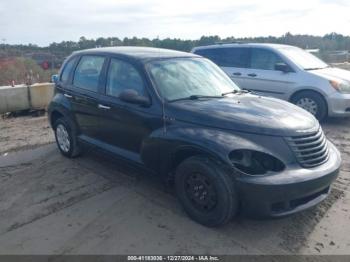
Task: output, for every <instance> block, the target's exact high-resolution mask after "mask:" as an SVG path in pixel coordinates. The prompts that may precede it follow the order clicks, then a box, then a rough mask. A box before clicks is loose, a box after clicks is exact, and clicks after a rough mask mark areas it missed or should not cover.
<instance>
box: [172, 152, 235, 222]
mask: <svg viewBox="0 0 350 262" xmlns="http://www.w3.org/2000/svg"><path fill="white" fill-rule="evenodd" d="M203 178H204V179H203ZM203 182H204V183H203ZM200 186H202V187H200ZM175 189H176V194H177V196H178V198H179V200H180V202H181V204H182V206H183V208H184V210H185V211H186V213H187V214H188V216H189V217H191V218H192V219H193V220H194V221H196V222H198V223H200V224H202V225H204V226H208V227H216V226H221V225H224V224H226V223H228V222H229V221H230V220H231V219H232V218H233V217H234V216H235V215H236V213H237V210H238V199H237V195H236V191H235V188H234V184H233V178H232V177H231V176H230V175H229V174H228V173H227V172H225V171H224V170H223V169H222V168H220V167H219V165H218V164H217V163H216V162H214V161H213V160H211V159H209V158H208V157H205V156H193V157H190V158H188V159H186V160H184V161H183V162H182V163H181V164H180V165H179V166H178V167H177V169H176V174H175ZM204 192H207V193H206V194H205V193H204ZM196 193H198V194H197V195H198V197H196V196H195V194H196ZM203 195H205V197H204V198H203V199H202V200H200V197H203ZM210 195H211V197H208V196H210ZM209 198H210V199H209Z"/></svg>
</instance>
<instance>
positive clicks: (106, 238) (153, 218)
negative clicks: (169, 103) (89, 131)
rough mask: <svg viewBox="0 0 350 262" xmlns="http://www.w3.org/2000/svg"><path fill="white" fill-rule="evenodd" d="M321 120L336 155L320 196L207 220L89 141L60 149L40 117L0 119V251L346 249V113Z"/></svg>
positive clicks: (349, 177)
mask: <svg viewBox="0 0 350 262" xmlns="http://www.w3.org/2000/svg"><path fill="white" fill-rule="evenodd" d="M323 128H324V130H325V132H326V134H327V136H328V138H329V139H330V140H331V141H332V142H334V143H335V144H336V145H337V146H338V148H339V149H340V150H341V153H342V158H343V165H342V168H341V173H340V176H339V178H338V179H337V180H336V182H335V183H334V186H333V189H332V192H331V194H330V196H329V197H328V198H327V199H326V201H324V202H323V203H322V204H321V205H319V206H317V207H315V208H313V209H311V210H308V211H305V212H302V213H300V214H297V215H294V216H291V217H287V218H283V219H274V220H253V219H248V218H245V217H241V216H239V217H238V218H237V219H235V220H234V221H232V222H231V223H230V224H228V225H226V226H224V227H221V228H206V227H203V226H201V225H199V224H196V223H195V222H193V221H191V220H190V219H189V218H188V217H187V216H186V214H185V213H184V212H183V210H182V209H181V206H180V205H179V203H178V202H177V200H176V198H175V197H174V196H173V194H172V193H169V191H168V190H166V188H164V186H163V185H162V184H161V183H160V182H158V180H156V179H155V178H152V177H150V176H147V174H143V173H140V172H139V171H137V170H134V169H132V168H131V167H128V166H126V165H125V164H123V163H121V162H119V161H116V160H115V159H111V158H108V157H105V156H103V155H102V154H100V153H98V152H95V151H90V152H88V153H86V154H85V155H84V156H82V157H80V158H76V159H73V160H70V159H66V158H64V157H62V156H61V155H60V154H59V152H58V150H57V149H56V146H55V144H53V143H51V142H53V140H54V138H53V134H52V131H51V129H50V128H49V125H48V123H47V119H46V117H34V118H33V117H19V118H11V119H4V120H0V155H1V156H0V254H204V253H205V254H292V253H293V254H294V253H297V254H350V234H349V232H350V190H349V186H350V132H349V130H350V119H333V120H328V121H327V122H326V123H325V124H324V125H323Z"/></svg>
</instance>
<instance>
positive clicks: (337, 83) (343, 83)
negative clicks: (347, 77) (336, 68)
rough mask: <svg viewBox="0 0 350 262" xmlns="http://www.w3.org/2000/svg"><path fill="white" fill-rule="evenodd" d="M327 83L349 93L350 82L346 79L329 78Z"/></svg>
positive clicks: (339, 90)
mask: <svg viewBox="0 0 350 262" xmlns="http://www.w3.org/2000/svg"><path fill="white" fill-rule="evenodd" d="M329 83H330V84H331V86H332V87H333V88H334V89H336V90H337V91H338V92H340V93H350V83H349V82H347V81H342V80H341V81H335V80H330V81H329Z"/></svg>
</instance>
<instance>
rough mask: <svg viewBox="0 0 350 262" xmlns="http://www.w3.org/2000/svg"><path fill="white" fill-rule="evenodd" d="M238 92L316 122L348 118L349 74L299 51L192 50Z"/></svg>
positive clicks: (256, 47) (250, 47)
mask: <svg viewBox="0 0 350 262" xmlns="http://www.w3.org/2000/svg"><path fill="white" fill-rule="evenodd" d="M192 52H193V53H195V54H198V55H201V56H204V57H206V58H208V59H210V60H212V61H213V62H214V63H216V64H218V65H219V66H220V67H221V68H222V69H223V70H224V71H225V72H226V73H227V74H228V75H229V76H230V77H231V79H232V80H233V81H234V82H235V83H237V84H238V85H239V86H240V87H241V88H244V89H248V90H251V91H253V92H255V93H258V94H261V95H265V96H273V97H277V98H280V99H283V100H287V101H290V102H292V103H294V104H296V105H298V106H300V107H302V108H303V109H305V110H307V111H308V112H310V113H311V114H313V115H314V116H315V117H316V118H317V119H318V120H322V119H324V118H326V117H327V116H332V117H333V116H350V71H347V70H343V69H339V68H334V67H331V66H329V65H328V64H326V63H325V62H323V61H322V60H320V59H319V58H317V57H316V56H314V55H312V54H310V53H308V52H306V51H305V50H303V49H300V48H298V47H294V46H288V45H278V44H253V43H233V44H217V45H210V46H202V47H196V48H194V49H193V50H192Z"/></svg>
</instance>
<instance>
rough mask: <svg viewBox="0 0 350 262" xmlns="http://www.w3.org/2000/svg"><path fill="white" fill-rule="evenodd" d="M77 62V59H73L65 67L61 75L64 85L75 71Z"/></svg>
mask: <svg viewBox="0 0 350 262" xmlns="http://www.w3.org/2000/svg"><path fill="white" fill-rule="evenodd" d="M76 61H77V57H73V58H71V59H70V60H69V61H68V62H67V63H66V64H65V65H64V68H63V71H62V73H61V81H62V82H63V83H67V82H68V80H69V76H70V73H71V72H72V70H73V69H74V65H75V62H76Z"/></svg>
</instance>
